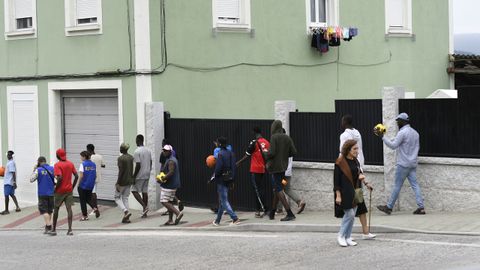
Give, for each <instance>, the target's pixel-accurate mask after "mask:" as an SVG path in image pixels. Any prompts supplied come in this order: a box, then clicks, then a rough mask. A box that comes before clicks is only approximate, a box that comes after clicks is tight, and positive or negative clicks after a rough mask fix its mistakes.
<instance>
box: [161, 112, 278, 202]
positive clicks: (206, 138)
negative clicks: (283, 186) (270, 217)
mask: <svg viewBox="0 0 480 270" xmlns="http://www.w3.org/2000/svg"><path fill="white" fill-rule="evenodd" d="M272 121H273V120H237V119H181V118H169V116H168V114H166V117H165V134H166V135H165V137H166V138H167V140H168V141H169V143H171V144H172V146H173V147H174V149H175V151H176V153H177V156H178V161H179V166H180V176H181V180H182V187H181V189H179V190H178V196H179V198H180V199H181V200H183V201H185V202H186V203H187V204H191V205H192V204H193V205H198V206H216V205H217V204H218V200H217V195H216V186H215V184H207V181H208V180H209V179H210V178H211V176H212V174H213V169H210V168H207V167H206V165H205V159H206V157H207V156H208V155H211V154H212V153H213V149H214V145H213V140H214V139H216V138H217V137H219V136H225V137H227V140H228V143H229V144H231V145H232V147H233V151H234V152H235V156H236V158H237V160H239V159H240V158H242V157H243V155H244V153H245V150H246V147H247V146H248V143H249V142H250V140H252V139H253V138H254V137H253V131H252V129H253V127H254V126H259V127H260V128H261V129H262V133H263V135H264V137H265V138H267V139H269V138H270V125H271V123H272ZM249 168H250V161H249V160H247V161H245V162H244V163H243V164H242V165H241V166H240V168H238V170H237V176H236V179H235V188H234V190H233V191H231V192H230V193H229V199H230V203H231V204H232V206H233V207H234V208H235V209H244V210H252V209H254V208H255V193H254V191H253V188H252V186H251V184H250V173H249ZM265 181H267V185H266V190H265V191H270V190H271V184H270V181H269V179H267V178H266V179H265ZM265 193H266V194H269V195H268V196H267V203H268V202H270V201H271V195H270V194H271V192H265Z"/></svg>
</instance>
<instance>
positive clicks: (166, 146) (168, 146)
mask: <svg viewBox="0 0 480 270" xmlns="http://www.w3.org/2000/svg"><path fill="white" fill-rule="evenodd" d="M163 150H165V151H172V150H173V147H172V146H171V145H170V144H165V145H164V146H163Z"/></svg>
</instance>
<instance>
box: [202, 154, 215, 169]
mask: <svg viewBox="0 0 480 270" xmlns="http://www.w3.org/2000/svg"><path fill="white" fill-rule="evenodd" d="M205 162H206V163H207V167H209V168H213V167H215V164H216V163H217V160H216V159H215V157H214V156H213V155H210V156H208V157H207V159H206V160H205Z"/></svg>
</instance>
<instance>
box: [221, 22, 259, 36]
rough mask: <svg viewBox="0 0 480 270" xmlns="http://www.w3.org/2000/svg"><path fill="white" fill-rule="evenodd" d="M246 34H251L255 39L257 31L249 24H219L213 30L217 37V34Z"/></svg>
mask: <svg viewBox="0 0 480 270" xmlns="http://www.w3.org/2000/svg"><path fill="white" fill-rule="evenodd" d="M222 32H225V33H246V34H250V36H251V37H252V38H253V37H254V36H255V29H253V28H251V26H250V25H248V24H217V27H215V28H213V29H212V33H213V36H214V37H216V36H217V33H222Z"/></svg>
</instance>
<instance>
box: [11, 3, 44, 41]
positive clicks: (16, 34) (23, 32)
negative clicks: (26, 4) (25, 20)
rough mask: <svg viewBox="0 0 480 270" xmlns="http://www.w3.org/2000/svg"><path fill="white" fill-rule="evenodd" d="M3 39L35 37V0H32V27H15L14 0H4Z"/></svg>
mask: <svg viewBox="0 0 480 270" xmlns="http://www.w3.org/2000/svg"><path fill="white" fill-rule="evenodd" d="M3 3H4V16H5V17H4V25H5V40H12V39H28V38H36V37H37V0H32V10H33V13H32V27H29V28H22V29H18V28H17V19H16V18H15V0H4V1H3Z"/></svg>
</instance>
